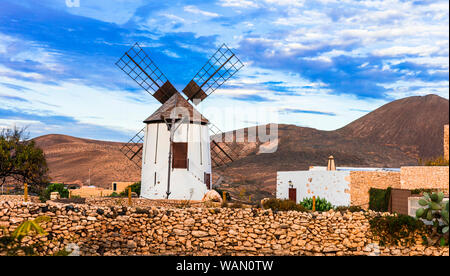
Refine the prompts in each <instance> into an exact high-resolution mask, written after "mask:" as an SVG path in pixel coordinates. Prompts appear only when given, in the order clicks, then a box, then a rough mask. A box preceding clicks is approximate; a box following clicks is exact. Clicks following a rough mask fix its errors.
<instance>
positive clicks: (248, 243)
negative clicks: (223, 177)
mask: <svg viewBox="0 0 450 276" xmlns="http://www.w3.org/2000/svg"><path fill="white" fill-rule="evenodd" d="M367 214H369V215H374V213H372V212H370V213H362V212H357V213H350V212H347V213H340V212H334V211H330V212H324V213H307V212H303V213H302V212H295V211H289V212H278V213H274V212H272V211H271V210H261V209H230V208H182V209H173V208H172V209H168V208H157V207H150V208H145V209H139V208H128V207H104V206H102V207H99V206H93V205H63V204H54V203H48V204H36V203H27V204H24V203H17V202H0V226H3V227H5V228H6V229H9V230H10V231H13V230H14V229H15V228H16V227H17V226H18V225H19V224H20V223H21V222H22V221H24V220H29V219H33V218H35V217H38V216H42V215H45V216H48V217H50V218H51V221H50V222H46V223H43V224H42V225H43V227H44V229H45V230H46V231H47V232H48V235H47V236H43V237H40V238H33V239H32V240H25V242H35V241H37V240H38V239H39V240H40V241H42V242H43V244H44V245H43V246H42V247H40V248H39V249H38V251H39V254H41V255H50V254H53V253H55V252H57V251H59V250H61V249H64V248H67V247H69V248H72V249H73V248H79V253H80V254H81V255H448V252H449V251H448V247H444V248H436V247H424V246H422V245H416V246H412V247H379V246H378V245H377V241H376V240H375V239H373V238H371V235H370V231H369V221H368V219H367V217H366V215H367Z"/></svg>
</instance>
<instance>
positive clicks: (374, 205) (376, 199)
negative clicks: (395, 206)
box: [369, 187, 391, 212]
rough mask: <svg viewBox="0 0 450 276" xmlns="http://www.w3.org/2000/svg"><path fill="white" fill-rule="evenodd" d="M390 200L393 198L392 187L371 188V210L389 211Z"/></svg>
mask: <svg viewBox="0 0 450 276" xmlns="http://www.w3.org/2000/svg"><path fill="white" fill-rule="evenodd" d="M390 198H391V187H389V188H387V189H376V188H370V190H369V209H370V210H373V211H377V212H387V211H389V199H390Z"/></svg>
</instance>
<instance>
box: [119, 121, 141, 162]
mask: <svg viewBox="0 0 450 276" xmlns="http://www.w3.org/2000/svg"><path fill="white" fill-rule="evenodd" d="M144 135H145V128H143V129H141V130H140V131H139V132H138V133H136V135H134V136H133V138H131V139H130V141H128V142H127V143H126V144H124V145H123V146H122V148H121V149H120V151H121V152H122V153H123V154H124V155H125V156H126V157H127V158H128V159H129V160H130V161H131V162H133V163H134V164H135V165H136V166H138V168H141V167H142V149H143V143H144Z"/></svg>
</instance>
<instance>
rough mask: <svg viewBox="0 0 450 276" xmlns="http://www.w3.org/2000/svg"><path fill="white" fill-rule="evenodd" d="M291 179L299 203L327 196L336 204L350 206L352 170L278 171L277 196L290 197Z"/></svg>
mask: <svg viewBox="0 0 450 276" xmlns="http://www.w3.org/2000/svg"><path fill="white" fill-rule="evenodd" d="M289 181H291V182H292V186H293V188H296V189H297V203H298V202H300V201H302V200H303V199H304V198H310V197H313V196H316V198H317V197H321V198H325V199H326V200H327V201H329V202H330V203H331V204H333V205H335V206H350V172H348V171H290V172H278V173H277V187H276V196H277V198H279V199H288V198H289Z"/></svg>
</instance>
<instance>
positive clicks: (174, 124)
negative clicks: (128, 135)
mask: <svg viewBox="0 0 450 276" xmlns="http://www.w3.org/2000/svg"><path fill="white" fill-rule="evenodd" d="M174 96H175V97H177V98H178V97H181V98H178V99H176V100H173V97H172V98H171V99H169V100H168V101H167V102H166V103H165V104H164V105H163V106H162V107H161V108H160V109H158V110H157V111H156V112H155V113H154V114H153V115H152V116H150V117H149V118H148V119H147V120H145V121H144V123H146V128H145V139H144V145H143V153H142V178H141V196H142V197H144V198H149V199H165V198H168V199H183V200H201V199H202V198H203V196H204V195H205V193H206V192H207V191H208V189H210V188H211V155H210V154H211V153H210V138H209V128H208V121H207V120H206V119H205V118H204V117H202V116H200V117H198V116H190V115H198V114H199V113H198V114H192V113H195V112H197V111H195V109H194V108H193V107H192V106H191V105H190V104H189V103H188V102H187V101H186V100H185V99H184V98H183V97H182V96H181V95H179V96H178V95H174ZM180 107H181V108H182V112H181V113H184V115H188V113H186V111H187V112H189V114H190V115H189V116H187V117H189V118H188V119H187V120H181V119H180V118H179V116H178V115H177V114H176V113H174V112H173V111H174V110H175V108H177V109H178V108H180ZM183 109H186V110H184V111H183ZM178 112H179V110H177V113H178ZM174 114H175V116H174ZM187 117H184V118H187ZM196 117H197V118H196ZM177 118H178V119H177ZM169 128H170V129H171V131H172V138H171V131H170V130H169ZM169 154H170V159H169ZM169 160H170V161H169ZM167 196H168V197H167Z"/></svg>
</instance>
